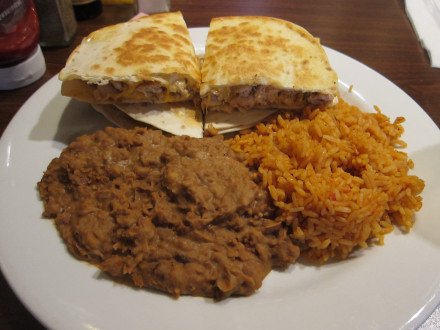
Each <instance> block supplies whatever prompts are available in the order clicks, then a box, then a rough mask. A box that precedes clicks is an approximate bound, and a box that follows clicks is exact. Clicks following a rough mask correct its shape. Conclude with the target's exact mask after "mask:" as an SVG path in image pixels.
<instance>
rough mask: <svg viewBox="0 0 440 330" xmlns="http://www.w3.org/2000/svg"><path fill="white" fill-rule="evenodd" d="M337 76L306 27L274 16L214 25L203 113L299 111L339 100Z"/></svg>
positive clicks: (208, 48) (204, 70)
mask: <svg viewBox="0 0 440 330" xmlns="http://www.w3.org/2000/svg"><path fill="white" fill-rule="evenodd" d="M337 95H338V77H337V74H336V73H335V71H334V70H333V69H332V68H331V66H330V63H329V61H328V59H327V55H326V53H325V51H324V49H323V48H322V46H321V45H320V42H319V39H317V38H314V37H313V36H312V35H311V34H310V33H309V32H307V31H306V30H305V29H303V28H302V27H300V26H298V25H295V24H293V23H291V22H287V21H283V20H280V19H276V18H270V17H259V16H239V17H219V18H214V19H212V21H211V24H210V28H209V34H208V38H207V42H206V48H205V57H204V61H203V66H202V84H201V86H200V96H201V104H202V109H204V110H208V111H224V112H231V111H234V110H240V111H245V110H249V109H253V108H276V109H300V108H303V107H304V106H305V105H307V104H314V105H331V104H332V103H336V102H337Z"/></svg>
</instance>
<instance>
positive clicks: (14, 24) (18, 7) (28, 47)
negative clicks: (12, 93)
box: [0, 0, 46, 89]
mask: <svg viewBox="0 0 440 330" xmlns="http://www.w3.org/2000/svg"><path fill="white" fill-rule="evenodd" d="M39 37H40V25H39V21H38V16H37V11H36V9H35V6H34V2H33V1H32V0H1V1H0V89H14V88H18V87H21V86H25V85H27V84H30V83H31V82H33V81H35V80H37V79H39V78H40V77H41V76H42V75H43V74H44V72H45V70H46V64H45V62H44V57H43V54H42V52H41V49H40V46H39V45H38V41H39Z"/></svg>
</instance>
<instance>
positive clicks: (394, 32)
mask: <svg viewBox="0 0 440 330" xmlns="http://www.w3.org/2000/svg"><path fill="white" fill-rule="evenodd" d="M171 10H172V11H177V10H180V11H182V13H183V15H184V17H185V20H186V22H187V24H188V26H189V27H200V26H208V25H209V22H210V19H211V18H212V17H216V16H224V15H265V16H272V17H278V18H282V19H286V20H289V21H292V22H295V23H296V24H299V25H301V26H303V27H304V28H306V29H307V30H308V31H309V32H311V33H312V34H313V35H315V36H319V37H320V39H321V43H322V44H323V45H325V46H328V47H330V48H333V49H336V50H338V51H340V52H342V53H345V54H346V55H349V56H351V57H353V58H355V59H357V60H359V61H360V62H362V63H364V64H366V65H367V66H369V67H371V68H373V69H374V70H376V71H378V72H380V73H381V74H382V75H384V76H385V77H387V78H388V79H390V80H391V81H393V82H394V83H395V84H397V85H398V86H399V87H400V88H401V89H403V90H404V91H405V92H406V93H408V94H409V95H410V96H411V97H412V98H413V99H414V100H415V101H416V102H417V103H418V104H419V105H420V106H421V107H422V108H423V109H424V110H425V111H426V112H427V113H428V115H429V116H430V117H431V118H432V119H433V121H434V122H435V123H436V124H437V126H440V69H433V68H431V67H430V65H429V60H428V57H427V55H426V53H425V51H424V50H423V48H422V47H421V46H420V44H419V42H418V40H417V37H416V35H415V33H414V31H413V29H412V26H411V24H410V22H409V20H408V18H407V15H406V12H405V8H404V3H403V0H387V1H383V0H369V1H365V0H364V1H358V0H332V1H328V0H315V1H301V0H290V1H286V0H270V1H268V0H234V1H232V0H222V1H219V0H171ZM132 15H133V11H132V9H131V8H130V7H128V6H125V5H124V6H104V11H103V13H102V15H101V16H100V17H98V18H95V19H93V20H89V21H84V22H79V23H78V30H77V33H76V35H75V38H74V40H73V42H72V44H71V45H70V46H69V47H65V48H53V49H44V50H43V52H44V56H45V59H46V64H47V71H46V73H45V74H44V76H43V78H41V79H40V80H39V81H37V82H35V83H34V84H32V85H30V86H27V87H24V88H21V89H18V90H14V91H0V134H2V133H3V131H4V130H5V128H6V126H7V125H8V123H9V122H10V120H11V119H12V117H13V116H14V115H15V113H16V112H17V111H18V110H19V109H20V107H21V105H22V104H23V103H24V102H25V101H26V100H27V99H28V98H29V97H30V96H31V95H32V94H33V93H34V92H35V91H36V90H37V89H38V88H39V87H40V86H42V85H43V84H44V83H45V82H46V81H48V80H49V79H50V78H51V77H53V76H54V75H56V74H57V73H58V72H59V70H60V69H61V68H62V67H63V65H64V63H65V61H66V59H67V57H68V55H69V54H70V53H71V51H72V50H73V49H74V47H75V46H76V45H78V44H79V43H80V41H81V39H82V38H83V37H84V36H85V35H87V34H88V33H90V32H92V31H94V30H96V29H97V28H99V27H102V26H105V25H109V24H113V23H117V22H122V21H126V20H127V19H129V18H130V17H131V16H132ZM0 328H1V329H42V328H43V327H42V326H41V325H40V324H39V323H38V321H37V320H36V319H35V318H34V317H33V316H32V315H31V314H30V313H29V312H28V311H27V310H26V308H25V307H24V306H23V305H22V304H21V302H20V301H19V300H18V299H17V298H16V296H15V295H14V293H13V292H12V290H11V289H10V287H9V286H8V284H7V282H6V281H5V279H4V278H3V277H1V278H0Z"/></svg>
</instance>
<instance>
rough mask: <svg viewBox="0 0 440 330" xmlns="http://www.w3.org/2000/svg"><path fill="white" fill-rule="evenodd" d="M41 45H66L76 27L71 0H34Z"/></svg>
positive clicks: (69, 41)
mask: <svg viewBox="0 0 440 330" xmlns="http://www.w3.org/2000/svg"><path fill="white" fill-rule="evenodd" d="M34 1H35V7H36V8H37V13H38V17H39V19H40V45H41V46H42V47H63V46H68V45H69V44H70V43H71V41H72V39H73V37H74V36H75V32H76V29H77V22H76V19H75V14H74V12H73V7H72V1H71V0H34Z"/></svg>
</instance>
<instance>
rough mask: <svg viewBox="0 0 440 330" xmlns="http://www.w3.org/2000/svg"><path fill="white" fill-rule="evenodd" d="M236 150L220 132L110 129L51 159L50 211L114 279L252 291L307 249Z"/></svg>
mask: <svg viewBox="0 0 440 330" xmlns="http://www.w3.org/2000/svg"><path fill="white" fill-rule="evenodd" d="M238 157H239V156H238V154H235V153H234V152H233V151H231V150H230V149H229V147H228V146H227V144H226V143H225V142H224V141H223V137H222V136H216V137H210V138H202V139H196V138H189V137H182V136H173V137H167V136H164V135H163V134H162V132H161V131H157V130H149V129H146V128H135V129H132V130H126V129H122V128H106V129H105V130H101V131H97V132H96V133H94V134H91V135H84V136H81V137H79V138H78V139H77V140H76V141H75V142H73V143H71V144H70V145H69V146H68V147H67V148H66V149H64V150H63V152H62V153H61V155H60V157H59V158H55V159H53V160H52V162H51V163H50V164H49V166H48V168H47V171H46V172H45V173H44V175H43V178H42V180H41V181H40V182H39V183H38V188H39V192H40V196H41V198H42V200H43V202H44V213H43V216H45V217H48V218H55V224H56V227H57V229H58V231H59V233H60V235H61V237H62V238H63V240H64V241H65V243H66V245H67V247H68V250H69V251H70V252H71V253H72V254H73V255H74V256H75V257H77V258H79V259H82V260H87V261H89V262H91V263H93V264H95V265H97V266H98V267H99V269H101V270H102V271H104V272H106V273H107V274H109V275H110V276H112V277H113V278H115V279H119V280H121V281H124V282H127V281H128V282H130V283H132V284H134V285H136V286H138V287H147V288H152V289H158V290H161V291H165V292H169V293H170V294H172V295H173V296H175V297H178V296H179V295H182V294H185V295H186V294H188V295H194V296H205V297H214V298H217V299H223V298H225V297H228V296H231V295H250V294H252V293H253V292H254V291H255V290H256V289H258V288H259V287H260V286H261V284H262V281H263V279H264V278H265V276H266V275H267V274H268V273H269V272H270V271H271V269H273V268H281V269H282V268H285V267H287V266H288V265H290V264H291V263H293V262H294V261H295V260H296V258H297V257H298V255H299V249H298V247H297V246H296V245H295V244H294V243H293V242H292V240H291V239H290V238H289V234H290V232H289V230H290V229H288V228H287V227H285V226H284V224H283V223H279V222H276V221H274V220H272V219H275V218H276V217H275V214H274V212H275V208H274V207H273V206H272V204H271V201H270V198H269V196H268V194H267V193H266V191H265V190H263V189H262V188H261V187H260V186H259V185H258V184H257V183H255V182H254V181H253V179H252V175H251V173H250V171H249V169H248V168H247V167H246V166H245V165H243V164H242V163H241V162H240V161H239V158H238Z"/></svg>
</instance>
